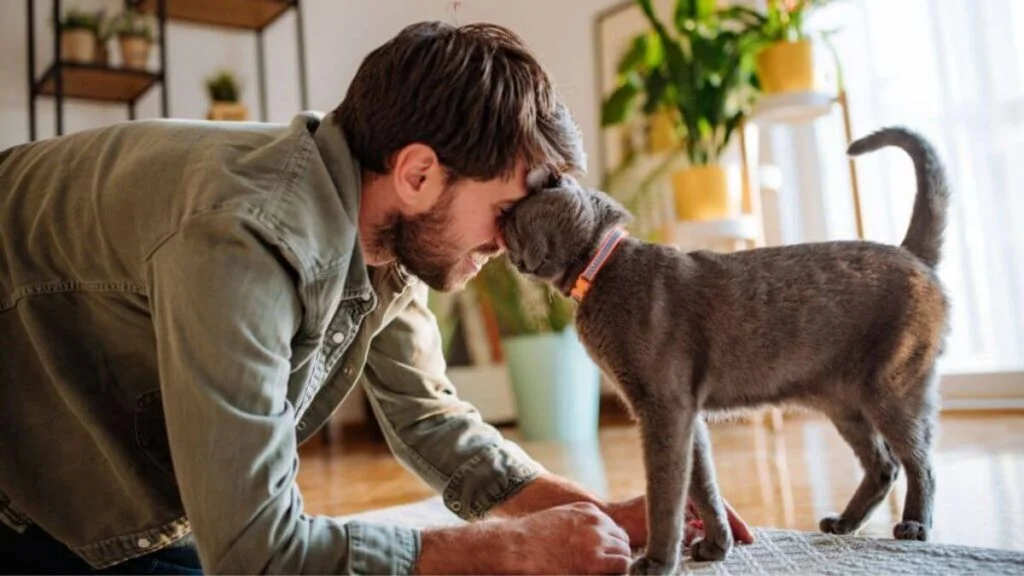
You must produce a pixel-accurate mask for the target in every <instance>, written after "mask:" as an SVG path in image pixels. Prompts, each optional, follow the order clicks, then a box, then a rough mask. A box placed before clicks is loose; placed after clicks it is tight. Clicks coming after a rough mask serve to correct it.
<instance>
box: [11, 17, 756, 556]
mask: <svg viewBox="0 0 1024 576" xmlns="http://www.w3.org/2000/svg"><path fill="white" fill-rule="evenodd" d="M584 164H585V162H584V155H583V152H582V146H581V143H580V136H579V133H578V130H577V128H576V126H575V125H574V124H573V122H572V119H571V117H570V115H569V113H568V111H567V109H566V108H565V106H564V105H563V104H562V103H561V101H560V100H559V98H558V96H557V94H556V92H555V90H554V89H553V87H552V85H551V82H550V80H549V78H548V77H547V75H546V74H545V72H544V71H543V70H542V68H541V67H540V66H539V65H538V63H537V62H536V61H535V60H534V58H533V57H532V56H531V55H530V53H529V52H528V50H527V49H526V48H525V46H524V45H523V44H522V42H521V41H520V40H519V39H518V38H517V37H516V36H515V35H513V34H512V33H511V32H509V31H507V30H505V29H503V28H500V27H497V26H492V25H471V26H464V27H460V28H455V27H452V26H449V25H446V24H441V23H422V24H417V25H413V26H410V27H408V28H406V29H405V30H403V31H402V32H401V33H399V34H398V35H397V36H396V37H395V38H393V39H392V40H391V41H389V42H387V43H386V44H384V45H382V46H381V47H379V48H378V49H376V50H375V51H373V52H372V53H371V54H370V55H369V56H368V57H367V58H366V59H365V61H364V62H363V64H362V66H361V68H360V69H359V71H358V73H357V75H356V77H355V78H354V79H353V81H352V84H351V87H350V89H349V91H348V93H347V95H346V97H345V99H344V101H343V102H342V103H341V104H340V105H339V106H338V108H337V109H336V110H335V111H334V112H333V113H332V114H330V115H327V116H323V117H322V116H320V115H317V114H308V113H307V114H300V115H298V116H297V117H296V118H295V119H294V120H293V121H292V122H291V123H290V124H288V125H285V126H277V125H256V124H219V123H200V122H188V121H163V120H161V121H145V122H132V123H125V124H119V125H115V126H112V127H107V128H102V129H97V130H90V131H85V132H81V133H78V134H73V135H69V136H65V137H62V138H57V139H51V140H47V141H42V142H38V143H34V144H30V145H24V146H20V147H16V148H14V149H11V150H7V151H5V152H3V153H2V155H0V226H2V228H0V342H3V348H2V356H0V381H2V382H3V386H2V388H0V431H2V435H0V519H2V520H3V524H2V525H0V546H2V547H4V548H5V550H4V551H3V554H2V558H3V560H0V562H8V563H10V562H17V563H16V564H14V565H13V566H12V568H13V569H14V570H15V571H34V570H36V569H41V570H45V571H59V572H77V571H88V570H103V569H112V570H119V571H130V572H144V571H150V570H153V571H164V572H170V571H180V572H196V571H199V570H200V569H201V570H204V571H207V572H214V573H221V572H232V573H260V572H287V573H310V572H316V573H326V572H339V571H343V572H359V573H362V572H374V573H380V572H384V573H409V572H419V573H452V572H457V573H464V572H502V573H508V572H523V571H533V572H546V573H571V572H584V571H586V572H609V571H610V572H622V571H624V570H625V568H626V566H627V563H628V558H629V551H630V544H632V545H634V546H639V545H642V544H643V542H644V538H645V532H646V526H645V521H644V517H645V511H644V502H643V499H642V498H635V499H633V500H629V501H626V502H618V503H605V502H602V501H600V500H599V499H597V498H595V497H594V496H593V495H591V494H589V493H587V492H585V491H584V490H582V489H580V488H579V487H577V486H575V485H573V484H571V483H569V482H567V481H565V480H563V479H561V478H558V477H556V476H554V475H551V474H549V473H547V472H546V471H544V470H543V469H542V468H541V466H539V465H538V464H537V463H536V462H534V461H533V460H532V459H530V458H529V457H528V456H527V455H526V454H525V453H524V452H523V451H522V450H521V449H520V448H518V447H517V446H516V445H514V444H512V443H510V442H508V441H506V440H505V439H503V438H502V437H501V436H500V435H499V433H498V432H497V431H496V430H495V429H493V428H492V427H490V426H488V425H486V424H485V423H483V422H482V421H481V420H480V417H479V415H478V413H477V412H476V411H475V410H474V409H473V407H472V406H469V405H468V404H466V403H465V402H462V401H460V400H459V399H458V398H457V396H456V395H455V393H454V390H453V388H452V385H451V384H450V382H449V381H448V380H447V379H446V378H445V376H444V370H445V366H444V361H443V358H442V356H441V353H440V346H439V338H438V331H437V327H436V324H435V321H434V319H433V317H432V316H431V314H430V313H429V311H428V309H427V308H426V294H427V287H428V286H429V287H433V288H435V289H438V290H450V289H454V288H457V287H459V286H461V285H463V284H464V283H465V282H466V281H467V280H468V279H469V278H471V277H472V275H473V274H475V273H476V272H477V271H478V270H479V269H480V267H481V265H482V264H483V263H484V262H485V261H486V260H487V259H488V258H489V257H491V256H493V255H495V254H496V253H498V252H499V246H500V244H499V239H498V237H499V231H498V228H497V221H498V217H499V216H500V214H501V213H502V211H503V210H506V209H507V208H508V207H510V206H511V205H513V204H514V203H515V202H516V201H518V200H520V199H521V198H523V197H524V196H525V195H526V194H527V192H528V191H527V189H526V185H525V174H526V172H527V171H528V170H529V169H532V168H536V167H544V168H545V169H549V170H552V171H557V172H559V173H568V174H579V173H580V172H582V171H583V169H584ZM357 383H362V385H363V386H364V387H365V390H366V392H367V395H368V397H369V400H370V404H371V405H372V407H373V410H374V412H375V414H376V416H377V418H378V420H379V422H380V424H381V427H382V428H383V431H384V433H385V435H386V437H387V441H388V443H389V445H390V447H391V449H392V451H393V452H394V453H395V454H396V456H397V457H398V458H399V459H400V460H401V461H402V462H403V463H404V464H405V465H406V466H408V467H409V468H410V469H411V470H412V471H414V472H415V473H416V474H418V475H419V476H420V477H421V478H423V479H424V480H425V481H426V482H428V483H429V484H430V485H431V486H433V487H434V488H435V489H436V490H437V491H438V492H439V493H441V494H442V495H443V498H444V502H445V504H446V505H447V506H448V508H449V509H450V510H451V511H452V512H454V513H456V514H458V515H459V516H461V517H463V518H465V519H467V520H474V519H478V518H483V517H490V518H500V519H504V520H503V521H498V522H486V523H469V524H467V525H465V526H460V527H456V528H451V529H439V530H428V531H422V532H421V531H417V530H412V529H408V528H404V527H397V526H383V525H375V524H369V523H365V522H349V523H345V524H342V523H340V522H338V521H336V520H334V519H332V518H327V517H320V516H309V515H306V514H305V513H304V511H303V502H302V498H301V495H300V493H299V490H298V488H297V486H296V483H295V477H296V473H297V468H298V458H297V452H296V446H297V444H299V443H301V442H302V441H304V440H306V439H308V438H309V437H310V436H311V435H312V434H313V433H314V432H315V431H316V430H317V429H318V428H319V427H320V426H322V425H323V424H324V423H325V422H326V420H327V419H328V417H329V416H330V415H331V414H332V413H333V412H334V411H335V410H336V409H337V407H338V406H339V404H340V403H341V402H342V400H343V399H344V398H345V396H346V395H347V394H348V392H349V391H351V389H352V387H353V386H355V385H356V384H357ZM639 473H641V472H640V471H638V474H639ZM735 521H736V527H737V528H736V530H737V534H738V537H739V538H741V539H748V538H749V533H747V532H746V527H745V526H744V525H743V524H742V521H740V520H739V519H738V518H736V519H735ZM200 564H201V568H200Z"/></svg>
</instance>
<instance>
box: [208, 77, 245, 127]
mask: <svg viewBox="0 0 1024 576" xmlns="http://www.w3.org/2000/svg"><path fill="white" fill-rule="evenodd" d="M206 92H207V95H208V96H209V97H210V110H209V112H207V114H206V118H207V119H208V120H246V119H247V118H248V117H249V108H248V107H246V106H245V105H244V104H242V103H241V102H240V98H241V97H240V94H241V85H240V82H239V81H238V78H237V77H236V76H235V74H234V73H233V72H231V71H230V70H219V71H217V72H216V73H214V74H212V75H210V76H207V78H206Z"/></svg>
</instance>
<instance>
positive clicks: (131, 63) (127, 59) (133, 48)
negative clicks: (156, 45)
mask: <svg viewBox="0 0 1024 576" xmlns="http://www.w3.org/2000/svg"><path fill="white" fill-rule="evenodd" d="M120 44H121V63H122V64H123V65H124V67H125V68H134V69H137V70H142V69H145V68H146V64H147V63H148V62H149V49H150V47H151V46H152V42H150V41H149V40H147V39H145V38H138V37H134V36H125V37H123V38H121V40H120Z"/></svg>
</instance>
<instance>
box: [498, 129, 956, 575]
mask: <svg viewBox="0 0 1024 576" xmlns="http://www.w3.org/2000/svg"><path fill="white" fill-rule="evenodd" d="M886 145H895V146H900V147H902V148H903V149H904V150H906V151H907V152H908V153H909V154H910V156H911V157H912V159H913V161H914V163H915V166H916V168H917V178H918V182H919V185H918V190H917V199H916V202H915V204H914V206H915V208H914V213H913V216H912V218H911V224H910V228H909V230H908V233H907V236H906V239H905V240H904V242H903V245H902V247H896V246H889V245H883V244H876V243H872V242H859V241H846V242H824V243H816V244H801V245H793V246H786V247H773V248H762V249H757V250H748V251H743V252H735V253H730V254H718V253H713V252H707V251H696V252H690V253H683V252H680V251H678V250H675V249H673V248H670V247H667V246H661V245H657V244H649V243H645V242H642V241H640V240H638V239H635V238H627V239H626V240H624V241H623V242H622V243H621V244H620V246H619V248H618V250H616V251H615V252H614V254H613V255H612V257H611V258H610V260H609V261H608V263H607V264H606V265H605V267H604V268H602V269H601V271H600V272H599V273H598V275H597V277H596V279H595V282H594V285H593V288H592V289H591V291H590V293H589V294H588V295H587V297H586V298H584V300H583V302H582V303H580V305H579V306H578V308H577V311H576V326H577V330H578V333H579V337H580V339H581V341H582V342H583V344H584V346H585V347H586V349H587V350H588V352H589V354H590V355H591V357H592V358H594V360H595V361H596V362H597V363H598V364H599V365H600V366H601V368H602V370H604V371H605V372H606V373H607V374H608V375H609V376H610V377H612V378H613V379H614V380H615V382H616V383H617V386H618V389H619V392H620V395H621V397H622V398H623V400H624V401H625V403H626V404H627V405H628V406H629V408H630V411H631V413H632V414H633V416H634V417H635V418H636V419H637V420H638V422H639V427H640V432H641V438H642V444H643V453H644V466H645V471H646V476H647V502H648V527H649V540H648V546H647V550H646V552H645V555H644V556H643V557H642V558H641V559H639V560H638V561H637V562H636V563H635V564H634V565H633V567H632V568H631V571H632V572H634V573H645V572H672V571H674V570H675V569H676V568H677V567H678V559H679V557H680V547H681V543H682V541H683V530H684V515H685V506H684V503H685V497H686V495H687V493H689V495H690V497H691V498H692V499H693V500H694V504H695V506H696V508H697V510H698V511H699V513H700V516H701V519H702V520H703V522H704V526H705V532H706V533H705V540H704V541H702V542H699V543H697V544H695V545H694V547H693V550H692V553H693V556H694V557H695V558H698V559H708V560H710V559H716V560H717V559H721V558H723V557H725V555H726V554H727V553H728V551H729V550H730V548H731V547H732V545H733V540H732V535H731V533H730V531H729V528H728V523H727V520H726V513H725V508H724V506H723V503H722V499H721V497H720V495H719V493H718V490H717V488H716V483H715V477H714V468H713V464H712V456H711V445H710V443H709V440H708V434H707V430H706V428H705V425H704V422H703V420H702V418H703V417H704V416H705V415H710V414H714V413H720V412H723V411H733V410H743V409H749V408H753V407H759V406H764V405H786V404H789V405H796V406H802V407H807V408H811V409H815V410H818V411H820V412H822V413H824V414H826V415H827V416H828V417H829V418H831V419H832V421H833V422H834V423H835V425H836V428H837V429H838V430H839V432H840V434H841V435H842V437H843V438H844V439H845V440H846V441H847V443H849V444H850V446H851V447H852V448H853V451H854V453H855V454H856V456H857V458H858V459H859V460H860V462H861V464H862V465H863V467H864V469H865V476H864V478H863V480H862V482H861V484H860V486H859V487H858V488H857V490H856V492H855V493H854V495H853V497H852V498H851V500H850V502H849V504H848V505H847V507H846V509H845V510H844V511H843V512H842V514H839V515H837V516H834V517H828V518H824V519H823V520H822V521H821V529H822V530H824V531H826V532H832V533H838V534H846V533H851V532H854V531H856V530H857V529H859V528H860V527H861V526H862V525H863V524H864V522H865V520H866V519H867V517H868V516H869V515H870V514H871V512H872V511H873V510H874V509H875V508H876V507H877V506H878V504H879V503H880V502H881V501H882V500H883V499H884V498H885V496H886V494H888V492H889V490H890V489H891V488H892V485H893V483H894V482H895V480H896V477H897V475H898V473H899V470H900V465H901V464H902V466H903V467H905V468H906V470H907V477H908V492H907V497H906V503H905V507H904V513H903V519H902V522H901V523H899V524H898V525H897V526H896V527H895V529H894V534H895V536H896V538H901V539H919V540H924V539H926V538H927V535H928V531H929V530H930V528H931V525H932V501H933V496H934V490H935V477H934V474H933V472H932V465H931V459H930V451H931V446H932V441H933V434H934V429H935V417H936V412H937V404H938V394H937V391H936V386H935V363H936V360H937V358H938V356H939V355H940V353H941V348H942V342H943V340H944V339H945V335H946V330H947V315H948V312H947V307H948V305H947V300H946V297H945V294H944V290H943V287H942V286H941V284H940V282H939V279H938V277H937V276H936V274H935V272H934V267H935V265H936V264H937V263H938V259H939V254H940V252H941V244H942V239H941V237H942V228H943V226H944V220H945V217H944V215H945V211H946V204H947V201H948V196H949V192H948V189H947V186H946V178H945V175H944V169H943V167H942V165H941V163H940V161H939V159H938V158H937V157H936V155H935V153H934V151H933V150H932V149H931V147H930V146H929V145H928V144H927V142H925V141H924V140H923V139H922V138H921V137H920V136H918V135H916V134H913V133H911V132H909V131H907V130H903V129H887V130H883V131H880V132H877V133H875V134H873V135H871V136H868V137H867V138H864V139H862V140H860V141H858V142H855V143H854V144H853V145H852V146H851V149H850V152H851V154H857V153H860V152H864V151H868V150H874V149H876V148H879V147H881V146H886ZM629 219H630V216H629V214H628V213H626V211H625V210H623V209H622V207H621V206H620V205H618V204H617V203H616V202H615V201H614V200H612V199H611V198H610V197H609V196H607V195H606V194H604V193H603V192H600V191H594V190H584V189H583V188H581V187H580V186H579V185H578V184H577V183H576V182H575V181H573V180H571V179H569V178H561V179H560V180H556V181H554V182H549V183H548V185H547V187H546V188H544V189H542V190H539V191H536V192H535V193H533V194H532V195H531V196H530V197H528V198H527V199H526V200H524V201H522V202H520V203H519V204H518V205H517V206H516V208H515V209H514V210H513V211H512V213H511V214H510V215H509V216H508V219H507V221H506V222H505V223H504V235H505V241H506V243H507V245H508V256H509V259H510V261H511V262H512V263H513V265H515V266H516V268H517V269H518V270H519V271H520V272H523V273H525V274H528V275H530V276H533V277H534V278H537V279H540V280H544V281H547V282H550V283H551V284H552V285H554V286H556V287H558V288H559V289H560V290H561V291H562V292H563V293H565V294H568V293H569V291H570V289H571V288H572V284H573V282H574V280H575V278H576V277H577V276H578V275H579V274H580V272H581V271H582V270H583V268H585V267H586V265H587V263H588V262H589V260H590V258H591V255H592V254H593V253H594V251H595V250H596V247H597V245H598V243H599V242H600V239H601V238H602V237H603V235H604V233H605V232H606V231H607V230H609V229H610V228H611V227H612V226H615V225H619V224H625V223H627V222H628V221H629Z"/></svg>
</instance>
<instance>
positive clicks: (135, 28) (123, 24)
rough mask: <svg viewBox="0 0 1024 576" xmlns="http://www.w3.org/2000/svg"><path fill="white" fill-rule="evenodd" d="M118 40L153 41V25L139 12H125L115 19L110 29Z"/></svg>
mask: <svg viewBox="0 0 1024 576" xmlns="http://www.w3.org/2000/svg"><path fill="white" fill-rule="evenodd" d="M110 30H111V32H112V33H113V34H114V35H116V36H117V37H118V38H141V39H143V40H146V41H147V42H152V41H153V23H152V22H151V21H150V19H149V18H148V17H146V16H145V15H143V14H142V13H140V12H138V11H137V10H125V11H123V12H121V13H120V14H118V15H117V16H116V17H114V19H113V21H112V22H111V27H110Z"/></svg>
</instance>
